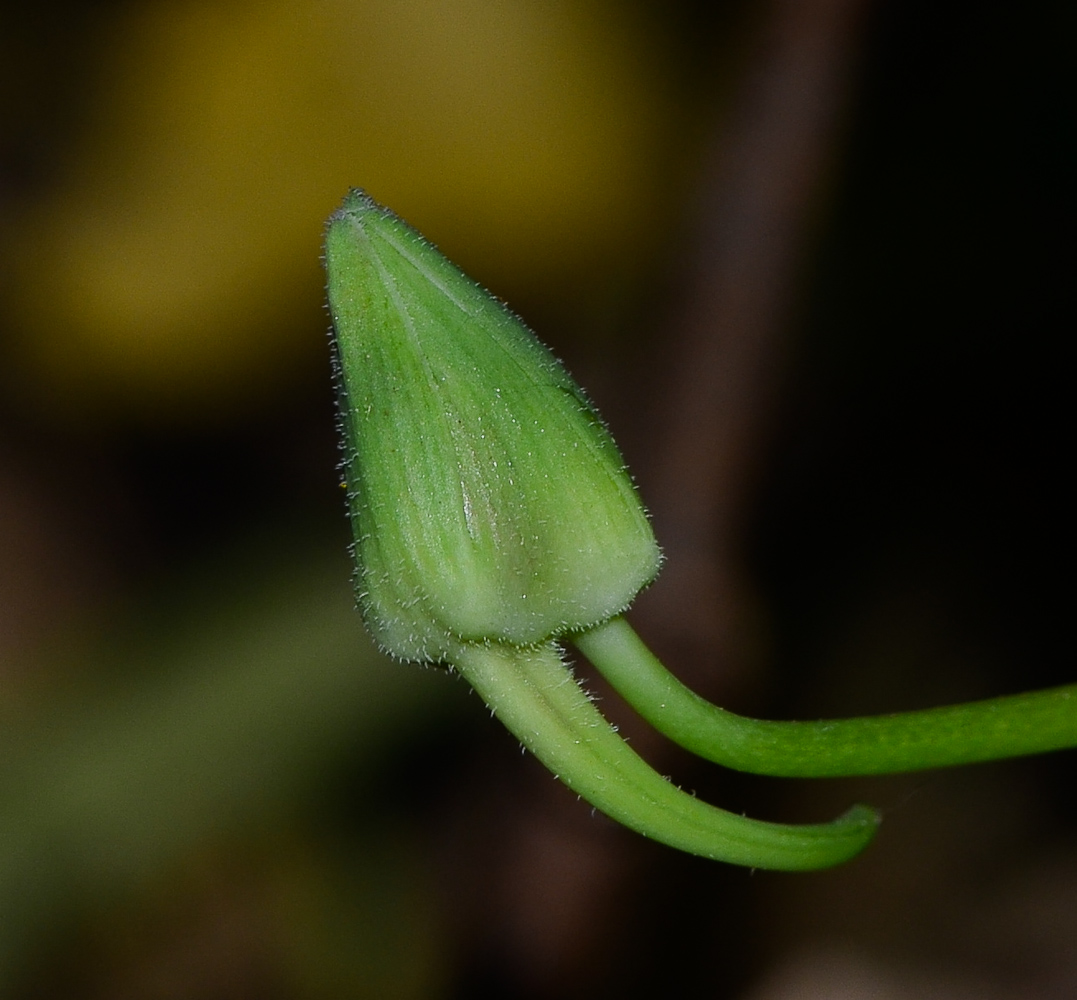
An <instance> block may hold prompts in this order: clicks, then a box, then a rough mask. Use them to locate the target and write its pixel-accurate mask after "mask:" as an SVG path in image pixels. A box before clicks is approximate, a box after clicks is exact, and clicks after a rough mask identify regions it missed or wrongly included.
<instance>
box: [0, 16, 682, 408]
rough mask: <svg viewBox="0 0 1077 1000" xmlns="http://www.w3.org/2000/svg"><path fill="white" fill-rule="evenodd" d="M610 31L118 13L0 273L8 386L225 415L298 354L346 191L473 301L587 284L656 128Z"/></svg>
mask: <svg viewBox="0 0 1077 1000" xmlns="http://www.w3.org/2000/svg"><path fill="white" fill-rule="evenodd" d="M610 12H616V8H615V7H611V8H608V10H607V16H605V17H603V16H600V15H601V14H602V11H601V10H600V9H599V8H597V7H596V6H595V4H594V3H593V2H592V3H569V2H568V0H563V2H560V3H558V2H539V0H516V2H511V3H498V4H489V3H481V2H478V0H443V2H439V0H420V2H412V3H406V4H401V3H394V2H392V0H368V2H354V0H353V2H348V0H326V2H318V3H307V4H295V3H292V2H281V0H278V2H274V3H250V2H233V3H224V4H217V3H214V4H210V3H155V4H147V5H146V6H145V7H144V8H143V9H139V10H136V11H135V12H134V13H132V14H131V15H130V17H129V18H128V20H127V21H126V22H124V23H123V24H122V25H121V26H120V28H119V29H118V30H117V35H116V38H115V43H114V46H113V48H112V50H111V51H109V52H106V53H103V54H102V66H107V67H108V70H107V75H106V77H105V78H104V80H103V82H102V87H101V91H100V97H99V100H98V103H97V114H96V118H95V121H94V122H93V128H92V129H91V130H90V133H91V136H90V139H89V141H88V143H87V145H86V147H85V148H83V149H82V150H80V151H79V152H78V156H77V157H76V158H75V159H74V160H73V161H72V176H71V179H70V182H69V183H68V184H67V185H66V186H62V187H61V188H60V189H58V190H55V191H54V192H52V193H51V194H50V196H49V197H47V199H46V200H44V201H43V202H42V203H41V204H39V205H37V206H36V207H35V208H33V209H32V210H31V211H30V212H28V213H27V214H26V215H25V216H24V217H23V218H21V219H20V220H19V221H18V223H17V225H16V226H15V227H14V229H13V230H12V231H11V232H10V233H9V236H10V239H9V240H8V241H6V242H7V245H6V246H4V247H3V248H2V252H3V256H4V257H5V258H6V262H5V267H6V268H7V269H8V271H9V274H13V275H14V282H13V284H12V286H11V287H12V289H13V295H12V298H11V301H9V302H8V303H6V304H5V310H6V311H7V312H8V313H9V314H10V317H11V319H12V320H13V326H14V328H15V331H16V337H17V340H16V343H17V345H18V350H19V354H18V358H19V364H20V365H21V366H22V367H23V368H25V371H26V373H27V374H28V376H29V378H30V380H31V381H32V382H33V381H37V382H39V383H40V384H41V385H42V386H43V387H48V386H51V387H52V392H50V393H47V394H48V395H50V396H54V397H56V398H67V399H70V400H72V401H74V402H75V403H76V404H77V403H78V401H79V400H82V399H87V398H88V399H94V398H97V399H98V401H101V400H105V399H109V400H111V401H113V402H116V403H118V405H121V406H124V405H131V404H132V403H133V404H136V405H137V406H140V407H145V406H147V405H150V406H156V407H158V408H164V409H169V408H178V409H180V410H183V409H190V408H191V407H193V406H199V405H202V404H204V403H205V402H206V401H207V400H209V401H213V402H215V403H216V404H220V403H221V402H222V401H224V402H234V403H240V402H242V400H243V398H244V397H245V396H246V395H247V391H246V390H247V389H248V388H249V387H251V386H253V385H254V384H256V383H257V382H258V381H259V380H260V379H262V378H264V376H265V375H266V374H267V373H270V372H271V371H272V370H273V369H274V368H282V367H286V365H287V361H288V358H289V357H293V356H294V351H295V350H296V346H297V344H301V343H304V342H306V343H309V342H310V338H311V337H317V335H318V332H319V331H312V330H311V329H310V328H309V323H304V322H303V320H304V319H305V318H306V317H309V315H310V314H311V312H310V311H311V303H312V300H313V299H314V297H315V296H318V295H320V292H321V279H320V277H318V256H319V252H320V246H319V243H320V237H321V227H322V222H323V220H324V218H325V217H326V216H327V215H328V213H329V212H330V211H331V210H332V209H333V208H334V207H335V206H336V204H337V203H338V202H339V200H340V197H341V195H342V194H343V193H344V191H346V190H347V189H348V187H350V186H352V185H362V186H364V187H366V188H368V189H369V190H370V191H371V192H372V193H373V194H375V195H376V196H377V197H378V198H379V199H381V200H383V201H385V202H386V203H388V204H391V205H392V206H393V207H394V208H396V209H397V210H398V211H399V212H400V213H401V214H403V215H404V216H405V217H406V218H409V219H410V220H411V221H414V222H415V223H416V224H417V225H420V226H421V227H422V228H423V229H424V231H426V232H429V233H430V234H431V235H432V236H433V237H434V238H435V239H439V238H440V237H441V235H442V234H443V233H444V234H445V249H446V250H447V251H449V252H450V253H452V254H459V255H460V256H462V257H463V259H464V261H465V263H466V264H467V265H468V266H469V267H471V268H472V269H474V270H477V271H478V272H479V273H480V274H483V275H484V276H485V277H486V278H487V280H493V279H495V278H502V277H504V278H505V279H506V280H508V281H509V282H511V283H512V284H513V285H514V286H515V287H523V286H526V285H527V283H528V280H533V281H537V282H539V283H540V284H542V283H550V282H551V281H553V280H554V279H555V278H556V276H557V275H559V274H565V273H571V272H573V271H579V270H581V269H582V270H584V271H586V269H587V268H594V267H595V266H599V265H598V263H597V262H600V261H601V260H602V259H603V257H604V256H606V255H615V254H616V253H617V252H618V250H619V248H623V247H624V246H626V245H629V243H630V241H631V240H633V239H634V238H637V237H636V234H637V233H638V232H639V229H640V226H641V223H640V218H641V217H642V216H644V215H645V214H646V213H645V212H644V211H642V210H641V209H642V202H643V201H644V200H645V199H646V196H647V193H648V186H649V185H650V184H651V182H652V177H651V171H652V169H653V165H654V162H655V148H656V146H657V145H659V141H658V138H657V136H658V132H659V128H660V126H659V121H660V118H661V109H660V107H659V106H658V103H657V101H656V97H655V86H654V79H653V73H651V71H650V70H649V69H648V68H647V67H649V66H650V65H651V64H650V63H649V62H648V60H647V58H646V44H645V41H644V40H643V38H642V33H641V32H640V31H639V30H638V27H637V28H632V26H631V25H629V24H627V23H624V24H621V23H619V22H620V20H621V19H619V18H618V17H616V16H611V14H610ZM649 73H651V75H650V76H649V75H648V74H649ZM523 275H527V276H530V278H523V277H521V276H523Z"/></svg>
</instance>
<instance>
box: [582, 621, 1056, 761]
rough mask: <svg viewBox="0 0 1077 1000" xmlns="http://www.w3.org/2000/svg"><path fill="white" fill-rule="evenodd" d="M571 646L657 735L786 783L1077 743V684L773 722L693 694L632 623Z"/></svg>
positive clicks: (613, 625) (612, 624)
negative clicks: (940, 704) (909, 708)
mask: <svg viewBox="0 0 1077 1000" xmlns="http://www.w3.org/2000/svg"><path fill="white" fill-rule="evenodd" d="M573 641H574V642H575V644H576V646H577V647H578V648H579V649H580V651H581V652H582V653H583V654H584V655H585V656H586V657H587V659H588V660H590V661H591V663H593V664H594V666H595V667H596V668H597V669H598V670H599V671H600V672H601V673H602V675H603V676H604V677H605V678H606V679H607V680H608V681H609V682H610V684H611V685H613V687H614V688H615V689H616V690H617V691H618V692H619V693H620V694H621V695H622V697H624V699H625V700H626V701H627V702H628V703H629V704H630V705H631V706H632V707H633V708H634V709H635V710H636V711H637V712H638V713H639V714H640V715H642V716H643V718H644V719H646V720H647V721H648V722H649V723H650V724H651V725H652V726H654V727H655V729H657V730H658V731H659V732H661V733H663V734H664V735H666V736H668V737H669V738H670V739H671V740H673V741H674V742H675V743H678V744H680V745H681V746H682V747H684V748H685V749H687V750H690V751H691V752H692V753H694V754H696V755H697V756H700V757H703V758H705V759H707V760H711V761H714V762H715V763H717V764H722V765H724V766H726V767H731V768H734V769H736V770H738V771H750V772H752V773H754V774H769V775H775V776H779V777H788V778H820V777H847V776H851V775H863V774H896V773H899V772H902V771H920V770H926V769H928V768H933V767H950V766H952V765H955V764H972V763H976V762H979V761H987V760H999V759H1002V758H1006V757H1020V756H1024V755H1026V754H1033V753H1043V752H1045V751H1048V750H1060V749H1064V748H1070V747H1075V746H1077V684H1069V685H1066V686H1064V687H1058V688H1051V689H1048V690H1046V691H1036V692H1032V693H1030V694H1019V695H1011V696H1007V697H1003V698H991V699H989V700H987V701H975V702H970V703H968V704H964V705H952V706H947V707H944V708H931V709H926V710H924V711H918V712H899V713H896V714H893V715H879V716H865V717H861V718H853V719H832V720H825V721H821V722H769V721H764V720H760V719H748V718H745V717H744V716H740V715H734V714H733V713H732V712H727V711H725V710H724V709H721V708H718V706H716V705H712V704H711V703H710V702H708V701H706V700H704V699H703V698H701V697H699V695H697V694H695V693H694V692H692V691H691V690H689V689H688V688H687V687H685V686H684V685H683V684H682V683H681V682H680V681H679V680H677V678H676V677H674V676H673V675H672V674H671V673H670V672H669V671H668V670H666V668H665V667H664V666H662V664H661V663H660V662H659V661H658V660H657V658H656V657H655V656H654V654H653V653H652V652H651V651H650V650H649V649H648V648H647V647H646V646H645V645H644V644H643V641H642V640H641V639H640V638H639V636H638V635H636V633H635V632H634V631H633V630H632V627H631V626H630V625H629V624H628V622H627V621H625V620H624V618H621V617H617V618H613V619H611V620H610V621H608V622H606V623H605V624H603V625H599V626H598V627H597V628H594V629H591V630H590V631H588V632H583V633H580V634H579V635H577V636H575V637H574V638H573Z"/></svg>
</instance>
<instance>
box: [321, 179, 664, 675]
mask: <svg viewBox="0 0 1077 1000" xmlns="http://www.w3.org/2000/svg"><path fill="white" fill-rule="evenodd" d="M325 263H326V270H327V273H328V291H329V308H330V312H331V314H332V319H333V328H334V331H335V335H336V352H337V362H338V365H339V372H338V379H339V387H340V396H341V400H340V410H341V424H342V431H343V435H344V463H343V467H344V471H345V478H346V485H347V489H348V503H349V510H350V514H351V519H352V526H353V529H354V533H355V556H356V561H357V565H358V580H357V587H358V592H359V603H360V607H361V609H362V612H363V616H364V619H365V621H366V624H367V627H368V628H369V629H370V631H371V632H372V633H373V635H374V636H375V638H376V639H377V640H378V641H379V643H380V644H381V645H382V646H383V647H384V648H385V649H386V650H387V651H388V652H389V653H392V654H393V655H395V656H398V657H400V658H402V659H407V660H428V661H429V660H439V659H444V658H446V657H448V656H450V654H451V651H452V650H453V649H456V648H458V647H459V645H460V644H461V643H485V642H490V641H498V642H506V643H510V644H514V645H519V646H523V645H531V644H534V643H538V642H542V641H544V640H547V639H550V638H552V637H554V636H558V635H561V634H563V633H566V632H571V631H575V630H579V629H584V628H587V627H590V626H593V625H596V624H598V623H600V622H602V621H604V620H606V619H607V618H610V617H611V616H613V615H615V614H618V613H619V612H621V611H623V610H624V609H625V608H626V607H627V606H628V604H629V603H630V602H631V601H632V599H633V598H634V597H635V595H636V594H637V593H638V592H639V590H640V589H641V588H642V587H644V586H645V585H646V584H648V583H649V582H650V581H651V580H652V579H653V578H654V575H655V573H656V572H657V570H658V565H659V562H660V554H659V551H658V546H657V544H656V542H655V540H654V535H653V534H652V532H651V527H650V524H649V522H648V520H647V517H646V514H645V513H644V510H643V507H642V505H641V504H640V501H639V497H638V496H637V494H636V491H635V488H634V487H633V485H632V482H631V480H630V478H629V476H628V473H627V472H626V470H625V467H624V462H623V461H622V459H621V456H620V454H619V453H618V451H617V447H616V445H615V444H614V443H613V439H612V438H611V437H610V435H609V432H608V431H607V430H606V428H605V426H604V425H603V424H602V422H601V420H600V419H599V417H598V416H597V415H596V413H595V411H594V410H593V409H592V408H591V406H590V404H589V403H588V402H587V400H586V398H585V397H584V395H583V393H582V392H581V390H580V389H579V387H578V386H577V385H576V384H575V383H574V382H573V381H572V379H571V378H570V377H569V375H568V374H567V373H566V372H565V370H564V368H562V366H561V365H560V364H559V362H558V361H557V360H556V359H555V358H554V357H553V355H552V354H550V352H549V351H548V350H547V349H546V348H545V347H543V346H542V345H541V344H540V343H539V342H538V340H537V339H536V338H535V336H534V335H533V334H532V333H531V331H530V330H528V329H527V327H526V326H524V324H523V323H522V322H521V321H520V320H519V319H518V318H517V317H516V316H514V315H513V314H512V313H511V312H510V311H509V310H508V309H507V308H506V307H505V306H504V305H503V304H501V303H500V302H498V301H497V300H496V299H495V298H494V297H493V296H491V295H490V294H489V293H488V292H486V291H485V290H484V289H482V288H481V287H480V286H478V285H477V284H476V283H475V282H473V281H472V280H471V279H470V278H468V277H467V276H466V275H464V274H463V273H462V272H461V271H460V270H459V269H458V268H457V267H456V266H455V265H453V264H452V263H450V262H449V261H448V260H447V259H446V258H445V257H444V256H442V254H441V253H439V252H438V251H437V250H436V249H435V248H434V247H433V246H432V245H431V244H429V243H428V242H426V241H425V240H424V239H423V237H422V236H420V235H419V234H418V233H417V232H415V231H414V230H413V229H411V228H410V227H409V226H407V225H406V224H405V223H403V222H402V221H401V220H400V219H398V218H397V217H396V216H395V215H393V214H392V213H391V212H389V211H388V210H387V209H385V208H382V207H381V206H379V205H378V204H376V203H375V202H374V201H373V200H372V199H371V198H370V197H368V196H367V195H366V194H364V193H363V192H361V191H352V192H351V193H350V194H349V195H348V197H347V198H346V200H345V202H344V204H343V206H342V207H341V208H340V210H339V211H337V212H336V213H335V214H334V215H333V216H332V218H331V219H330V220H329V225H328V230H327V233H326V244H325Z"/></svg>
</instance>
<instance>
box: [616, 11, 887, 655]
mask: <svg viewBox="0 0 1077 1000" xmlns="http://www.w3.org/2000/svg"><path fill="white" fill-rule="evenodd" d="M865 6H866V0H777V2H776V3H775V4H774V6H773V8H772V12H771V14H770V17H769V22H768V23H767V25H766V26H765V29H764V35H763V47H762V49H761V50H760V51H759V52H758V53H757V54H756V55H755V57H754V58H753V59H752V60H751V62H750V64H749V65H750V67H751V68H750V71H749V76H748V77H747V79H746V81H745V83H744V85H743V90H742V93H741V95H740V97H739V98H738V99H737V101H736V103H735V106H734V108H733V111H732V115H731V117H730V118H729V119H728V120H727V121H725V122H723V126H722V127H721V128H720V129H719V130H718V131H717V133H716V136H715V138H714V140H713V142H712V147H713V148H712V150H711V153H710V155H709V157H708V160H709V162H708V163H707V165H706V170H705V175H704V178H705V180H704V188H703V191H702V195H701V199H700V202H699V204H698V208H697V211H698V222H697V223H696V225H695V226H694V228H695V231H696V249H695V253H694V259H693V261H692V263H691V264H690V266H689V268H688V270H687V280H686V282H685V285H684V286H683V289H682V291H681V295H680V297H679V299H678V306H677V310H676V313H675V315H674V316H673V317H672V320H671V324H670V327H669V329H668V332H667V334H666V336H667V342H666V343H665V344H662V345H661V349H662V351H663V353H665V354H666V356H667V357H670V358H671V359H672V360H671V368H670V372H669V382H668V383H667V386H668V388H667V390H666V392H665V393H664V394H663V395H662V399H661V401H660V405H659V408H658V410H657V414H658V428H657V431H656V435H655V438H654V440H653V445H652V449H653V450H652V454H653V455H654V456H655V463H654V465H653V466H652V467H651V468H650V469H649V470H646V473H645V475H644V476H643V477H642V478H643V480H644V483H643V486H644V489H645V494H646V497H647V500H648V503H649V505H650V508H651V511H652V513H653V515H654V519H655V527H656V531H657V534H658V537H659V540H660V541H661V543H662V545H663V548H664V550H665V552H666V555H667V557H668V561H667V564H666V567H665V569H664V570H663V573H662V576H661V577H660V578H659V581H658V583H657V584H656V585H655V587H654V588H653V589H652V590H651V591H650V592H649V593H647V594H646V595H644V597H643V598H642V599H641V601H640V604H639V606H638V611H637V618H638V620H639V621H640V622H641V625H642V628H643V629H644V630H645V631H647V633H648V637H649V638H653V639H654V641H655V642H656V643H657V644H658V646H659V647H661V646H662V645H663V643H667V644H672V645H675V646H676V647H681V648H680V649H677V650H670V651H671V652H677V653H694V654H702V655H703V657H704V659H703V660H702V661H701V662H704V663H705V662H707V661H708V660H709V663H710V664H711V669H712V670H713V664H714V663H715V657H716V656H717V657H718V660H719V662H722V663H723V665H724V667H726V668H730V667H732V668H734V669H735V667H736V665H737V663H738V661H742V660H744V659H745V650H744V648H743V647H744V643H743V642H742V641H741V640H739V639H737V638H736V635H737V633H738V632H740V631H741V629H742V626H744V624H745V619H746V618H750V617H751V616H750V613H749V612H748V610H747V607H746V603H747V602H746V601H745V594H746V593H747V589H748V588H747V587H746V586H745V583H744V581H743V579H742V576H741V573H740V571H739V567H738V565H737V559H738V536H739V532H740V529H741V525H742V521H743V511H744V509H745V504H746V503H747V502H748V500H749V499H750V497H751V494H752V488H753V481H754V478H755V469H756V465H757V462H758V459H759V456H760V452H761V450H762V447H763V446H765V443H766V438H767V425H768V423H769V418H770V414H771V412H772V410H773V405H774V402H775V399H776V395H777V391H778V387H779V383H780V379H781V375H782V368H783V365H782V358H783V353H784V344H783V334H784V325H785V322H786V319H787V317H788V315H789V310H790V300H791V298H792V293H793V292H794V291H795V285H796V279H797V265H798V263H799V261H800V259H801V256H802V251H803V249H804V247H805V243H806V237H807V236H808V234H809V230H810V228H811V222H812V219H813V215H814V208H815V204H816V201H817V199H818V196H819V195H820V193H821V189H822V188H823V181H824V179H825V175H826V168H827V164H828V161H829V159H830V156H831V150H832V149H833V147H834V144H835V139H836V135H837V132H838V125H839V122H840V119H841V112H842V111H843V109H844V105H845V99H846V92H847V86H846V81H847V77H848V74H849V68H850V64H851V62H852V56H853V55H854V53H855V51H856V48H857V40H858V37H857V36H858V31H857V28H858V25H859V21H860V19H861V14H862V12H863V10H864V8H865ZM683 647H688V648H683ZM677 659H678V662H681V660H680V657H679V656H678V657H677ZM689 659H690V661H694V660H695V657H690V658H689Z"/></svg>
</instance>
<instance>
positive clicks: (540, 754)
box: [452, 643, 877, 871]
mask: <svg viewBox="0 0 1077 1000" xmlns="http://www.w3.org/2000/svg"><path fill="white" fill-rule="evenodd" d="M452 663H453V666H454V667H456V669H457V670H459V672H460V673H461V674H463V676H464V677H465V679H466V680H467V681H468V682H469V683H470V684H471V686H472V687H473V688H474V689H475V690H476V692H478V694H479V695H480V697H481V698H482V699H483V701H485V702H486V704H487V705H489V706H490V708H491V709H492V710H493V711H494V713H495V714H496V715H497V716H498V718H499V719H500V720H501V721H502V722H503V723H504V725H505V726H506V727H507V728H508V729H509V730H510V731H511V732H513V733H514V734H515V735H516V736H517V737H518V738H519V739H520V740H521V741H522V742H523V744H524V745H525V746H526V747H527V748H528V749H529V750H530V751H531V752H532V753H533V754H534V755H535V756H536V757H537V758H538V759H539V760H540V761H542V763H543V764H545V765H546V767H548V768H549V769H550V770H551V771H552V772H553V773H554V774H555V775H557V777H558V778H560V779H561V781H563V782H564V783H565V784H566V785H568V787H569V788H571V789H572V790H573V791H575V792H576V793H577V794H579V795H580V796H582V797H583V798H584V799H586V800H587V801H588V802H590V803H591V804H592V805H594V806H596V807H597V808H598V809H600V810H601V811H602V812H604V813H606V814H607V815H609V816H611V817H612V818H613V819H616V820H618V821H619V822H621V823H623V824H624V825H625V826H628V827H631V828H632V829H634V830H636V831H637V832H639V833H642V834H643V835H644V836H647V837H651V838H653V839H654V840H658V841H661V842H662V843H664V844H668V845H670V846H672V847H677V848H680V849H681V850H684V851H689V852H691V853H693V854H699V855H702V856H703V857H706V858H713V859H715V860H719V861H727V862H731V863H733V864H740V865H748V866H750V867H753V868H775V869H782V870H786V871H797V870H808V869H815V868H826V867H829V866H831V865H836V864H839V863H841V862H843V861H846V860H848V859H849V858H851V857H852V856H853V855H855V854H857V853H858V852H859V851H861V850H862V849H863V848H864V847H865V846H866V845H867V843H868V842H869V841H870V840H871V838H872V836H873V835H874V833H875V828H876V825H877V817H876V815H875V813H874V812H873V811H872V810H871V809H868V808H866V807H864V806H857V807H855V808H854V809H851V810H850V811H849V812H848V813H846V814H845V815H844V816H842V817H840V818H839V819H837V820H835V821H834V822H832V823H826V824H816V825H810V826H790V825H785V824H780V823H767V822H762V821H759V820H752V819H747V818H746V817H743V816H738V815H735V814H734V813H730V812H726V811H725V810H723V809H718V808H716V807H715V806H711V805H707V804H706V803H704V802H701V801H700V800H699V799H696V798H694V797H693V796H691V795H689V794H687V793H685V792H683V791H681V790H680V789H678V788H676V787H675V786H674V785H672V784H671V783H670V782H669V781H667V780H666V779H665V778H663V777H661V776H660V775H659V774H658V773H657V772H655V771H654V770H652V769H651V767H650V766H649V765H648V764H646V763H645V762H644V761H643V760H642V758H640V757H639V756H638V755H637V754H636V753H635V752H634V751H632V750H631V749H629V747H628V744H626V743H625V742H624V740H622V739H621V737H619V736H618V735H617V733H616V732H615V731H614V729H613V727H612V726H611V725H610V724H609V723H608V722H607V721H606V719H605V718H604V717H603V716H602V715H601V714H600V713H599V711H598V710H597V709H596V708H595V706H594V705H593V704H592V703H591V700H590V699H589V698H588V696H587V695H586V694H585V693H584V692H583V691H582V690H581V689H580V687H579V686H578V685H577V683H576V681H575V678H574V677H573V676H572V673H571V671H570V670H569V668H568V667H567V666H566V665H565V664H564V663H563V662H562V659H561V653H560V650H559V649H558V648H557V647H556V646H555V645H554V644H553V643H549V644H546V645H543V646H537V647H530V648H519V647H513V646H505V645H497V644H490V645H482V646H480V645H464V646H461V647H460V648H459V649H458V650H456V651H455V653H454V655H453V657H452Z"/></svg>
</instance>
